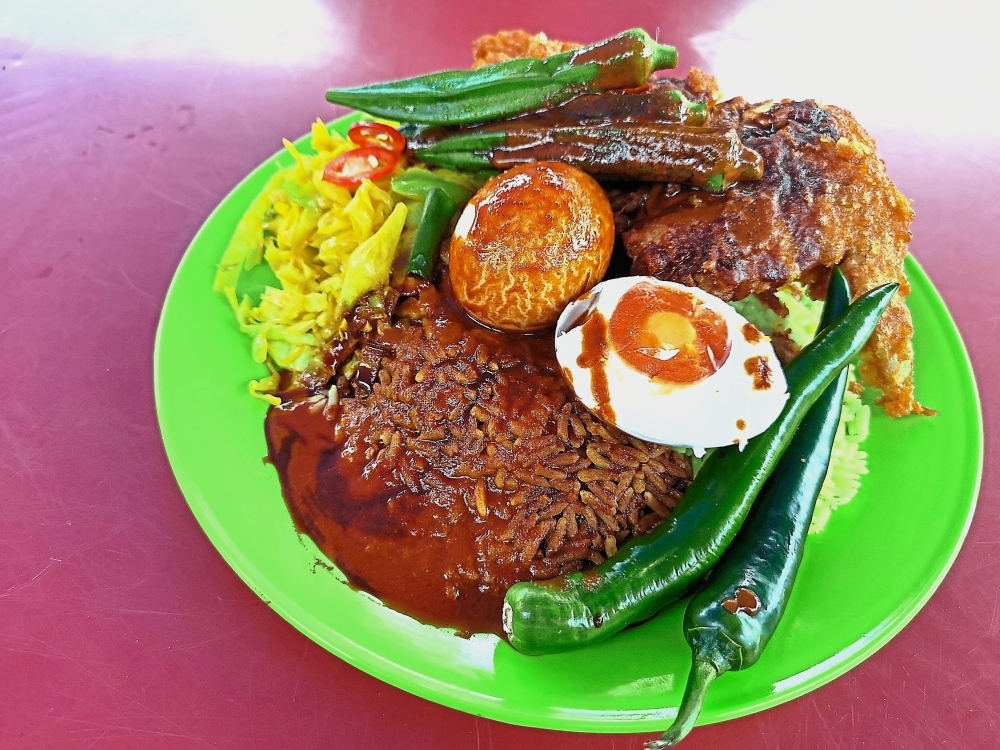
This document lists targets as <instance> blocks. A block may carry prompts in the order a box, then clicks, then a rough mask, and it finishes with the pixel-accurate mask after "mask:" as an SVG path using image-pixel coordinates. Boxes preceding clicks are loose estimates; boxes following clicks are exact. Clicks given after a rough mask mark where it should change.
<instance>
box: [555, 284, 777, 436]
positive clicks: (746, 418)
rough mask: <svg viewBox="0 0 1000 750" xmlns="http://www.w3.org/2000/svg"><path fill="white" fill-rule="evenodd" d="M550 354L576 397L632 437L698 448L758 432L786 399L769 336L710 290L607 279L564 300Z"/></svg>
mask: <svg viewBox="0 0 1000 750" xmlns="http://www.w3.org/2000/svg"><path fill="white" fill-rule="evenodd" d="M555 344H556V357H557V358H558V360H559V364H560V365H561V366H562V368H563V373H564V374H565V376H566V378H567V380H569V381H570V383H571V384H572V386H573V389H574V391H575V392H576V394H577V396H578V397H579V398H580V400H581V401H583V403H584V404H585V405H586V406H587V408H589V409H590V410H591V411H593V412H594V413H595V414H597V415H598V416H599V417H601V418H602V419H603V420H604V421H606V422H608V423H610V424H613V425H615V426H616V427H618V428H619V429H621V430H623V431H625V432H627V433H629V434H630V435H634V436H635V437H638V438H642V439H643V440H649V441H652V442H655V443H661V444H665V445H673V446H677V447H690V448H693V449H695V451H696V452H699V453H700V452H701V451H702V450H703V449H705V448H714V447H719V446H723V445H730V444H733V443H737V444H742V443H744V442H745V441H746V440H748V439H749V438H751V437H754V436H755V435H758V434H760V433H761V432H763V431H764V430H766V429H767V428H768V427H769V426H770V425H771V423H772V422H774V420H775V419H777V418H778V415H779V414H780V413H781V410H782V408H783V407H784V404H785V401H786V400H787V398H788V393H787V388H786V384H785V377H784V373H783V371H782V369H781V364H780V362H779V361H778V358H777V356H776V355H775V353H774V349H773V348H772V346H771V343H770V340H769V339H768V338H767V337H766V336H764V335H763V334H762V333H761V332H760V331H759V330H758V329H757V328H756V327H754V325H753V324H751V323H750V322H748V321H747V320H746V319H745V318H743V316H741V315H740V314H739V313H738V312H736V311H735V310H734V309H733V308H732V307H730V306H729V305H727V304H726V303H725V302H723V301H722V300H720V299H719V298H718V297H715V296H713V295H711V294H709V293H708V292H705V291H702V290H701V289H697V288H694V287H687V286H683V285H681V284H675V283H673V282H668V281H660V280H659V279H654V278H652V277H648V276H631V277H626V278H620V279H612V280H610V281H605V282H603V283H601V284H598V285H597V286H595V287H594V288H593V289H592V290H591V291H590V292H589V293H587V294H585V295H583V296H582V297H581V298H579V299H578V300H576V301H574V302H573V303H571V304H570V305H568V306H567V307H566V309H565V310H564V311H563V313H562V315H561V316H560V318H559V321H558V324H557V326H556V340H555Z"/></svg>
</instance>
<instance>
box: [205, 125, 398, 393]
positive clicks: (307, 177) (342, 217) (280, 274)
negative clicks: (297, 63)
mask: <svg viewBox="0 0 1000 750" xmlns="http://www.w3.org/2000/svg"><path fill="white" fill-rule="evenodd" d="M310 142H311V145H312V148H313V150H314V151H315V152H316V153H315V154H306V153H302V152H300V151H299V150H298V149H296V148H295V146H294V145H293V144H292V143H291V142H290V141H288V140H286V141H284V144H285V148H286V149H288V151H289V153H290V154H291V155H292V158H293V159H294V160H295V164H294V165H292V166H290V167H286V168H283V169H281V170H280V171H279V172H278V173H277V174H276V175H274V177H272V178H271V180H270V181H269V182H268V184H267V186H266V187H265V188H264V190H263V191H262V192H261V194H260V195H259V196H258V197H257V199H256V200H255V201H254V202H253V204H252V205H251V206H250V208H249V210H248V211H247V212H246V214H245V215H244V216H243V218H242V219H241V220H240V223H239V225H238V226H237V227H236V231H235V232H234V233H233V237H232V239H231V240H230V242H229V246H228V247H227V248H226V250H225V252H224V253H223V256H222V259H221V261H220V263H219V270H218V273H217V274H216V277H215V283H214V287H213V288H214V289H215V291H217V292H221V293H223V294H225V295H226V297H227V299H228V300H229V303H230V305H232V308H233V311H234V313H235V314H236V319H237V321H238V323H239V326H240V329H241V330H242V331H243V332H244V333H246V334H247V335H248V336H249V337H250V339H251V354H252V356H253V359H254V361H255V362H260V363H263V364H266V365H267V367H268V372H269V374H268V375H267V376H266V377H263V378H260V379H259V380H253V381H251V382H250V384H249V389H250V393H251V395H253V396H254V397H255V398H261V399H263V400H265V401H268V402H269V403H277V402H278V399H277V397H275V396H274V395H273V394H274V392H275V391H276V390H277V388H278V383H279V373H280V371H281V370H294V371H297V372H302V371H304V370H306V369H307V368H308V367H309V366H310V364H311V363H312V362H314V360H315V359H316V358H317V355H318V354H319V353H320V352H321V351H322V350H323V349H324V347H326V346H327V345H329V343H330V342H331V341H332V340H333V338H334V337H335V336H336V335H337V334H338V333H339V332H340V330H341V326H342V325H343V321H344V314H345V313H347V312H348V311H349V310H350V309H351V308H352V307H353V306H354V304H355V303H357V301H358V300H359V299H361V298H362V297H363V296H364V295H366V294H368V293H369V292H372V291H374V290H376V289H378V288H379V287H381V286H382V285H384V284H385V283H387V282H388V280H389V275H390V272H391V269H392V264H393V262H394V261H395V258H396V251H397V247H398V244H399V237H400V234H401V233H402V231H403V225H404V224H405V221H406V206H405V205H403V204H402V203H398V202H395V201H394V200H393V198H392V196H391V194H390V188H389V180H390V179H391V177H393V176H395V174H393V175H390V176H389V177H387V178H385V179H384V180H380V181H378V182H372V181H371V180H365V181H364V182H362V184H361V185H360V186H359V187H358V188H357V189H355V190H349V189H347V188H345V187H341V186H339V185H334V184H332V183H330V182H326V181H325V180H323V170H324V169H325V168H326V165H327V164H329V163H330V161H332V160H333V159H335V158H336V157H337V156H339V155H340V154H342V153H344V152H345V151H350V150H351V149H354V148H357V146H356V144H354V143H353V142H351V141H350V140H348V139H346V138H344V137H343V136H341V135H339V134H338V133H335V132H331V131H330V130H329V129H328V128H327V126H326V125H324V124H323V122H322V121H321V120H316V122H315V123H313V125H312V135H311V139H310ZM400 170H401V167H399V168H397V173H398V171H400ZM261 262H266V263H267V264H268V265H269V266H270V268H271V270H272V271H273V272H274V275H275V277H276V278H277V279H278V282H279V283H280V286H266V287H265V288H264V291H263V293H262V294H261V297H260V300H259V302H258V303H257V304H256V305H255V304H254V302H253V301H252V300H251V299H250V297H249V295H246V294H244V295H242V297H238V296H237V292H236V288H237V285H238V283H239V281H240V275H241V274H242V273H243V272H244V271H245V270H250V269H252V268H254V267H255V266H257V265H259V264H260V263H261Z"/></svg>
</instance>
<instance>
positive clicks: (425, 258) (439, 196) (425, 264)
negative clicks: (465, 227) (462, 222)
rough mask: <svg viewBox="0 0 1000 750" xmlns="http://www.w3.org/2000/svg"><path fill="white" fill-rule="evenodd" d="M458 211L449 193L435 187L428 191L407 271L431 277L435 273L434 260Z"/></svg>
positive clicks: (427, 277)
mask: <svg viewBox="0 0 1000 750" xmlns="http://www.w3.org/2000/svg"><path fill="white" fill-rule="evenodd" d="M456 211H458V203H457V202H456V201H454V200H452V199H451V197H450V196H449V195H448V193H447V192H446V191H444V190H442V189H440V188H436V187H433V188H431V189H430V192H428V193H427V200H426V201H425V202H424V212H423V215H422V216H421V217H420V225H419V226H418V227H417V234H416V236H415V237H414V238H413V248H412V250H411V251H410V262H409V265H408V266H407V268H406V272H407V273H411V274H413V275H415V276H421V277H423V278H425V279H429V278H431V276H432V275H433V273H434V261H435V260H437V251H438V245H440V244H441V238H442V237H444V233H445V232H446V231H448V224H449V223H450V222H451V217H452V216H454V215H455V212H456Z"/></svg>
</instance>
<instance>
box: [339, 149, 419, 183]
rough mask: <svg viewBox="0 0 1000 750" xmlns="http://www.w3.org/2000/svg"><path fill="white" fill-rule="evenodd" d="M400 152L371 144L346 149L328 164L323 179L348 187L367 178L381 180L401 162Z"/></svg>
mask: <svg viewBox="0 0 1000 750" xmlns="http://www.w3.org/2000/svg"><path fill="white" fill-rule="evenodd" d="M399 158H400V157H399V154H397V153H396V152H395V151H390V150H389V149H387V148H380V147H376V146H369V147H364V148H356V149H354V150H353V151H345V152H344V153H342V154H341V155H340V156H338V157H337V158H336V159H334V160H333V161H331V162H330V163H329V164H327V165H326V169H324V170H323V179H324V180H326V181H327V182H332V183H333V184H334V185H340V186H342V187H346V188H356V187H358V186H359V185H361V183H362V182H363V181H365V180H381V179H382V178H383V177H388V176H389V175H390V174H392V170H394V169H395V168H396V165H397V164H399Z"/></svg>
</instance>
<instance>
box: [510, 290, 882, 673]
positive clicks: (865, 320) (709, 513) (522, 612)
mask: <svg viewBox="0 0 1000 750" xmlns="http://www.w3.org/2000/svg"><path fill="white" fill-rule="evenodd" d="M898 288H899V285H898V284H886V285H884V286H880V287H878V288H877V289H874V290H872V291H870V292H868V293H867V294H865V295H864V296H862V297H861V298H859V299H858V300H857V301H856V302H855V303H854V304H852V305H851V306H850V307H849V308H848V309H847V311H846V312H845V313H844V315H843V316H842V317H841V318H840V319H838V320H837V322H836V323H834V324H833V325H831V326H829V327H828V328H826V329H825V330H824V331H823V332H822V333H820V334H819V335H818V336H817V337H816V338H815V339H814V340H813V341H812V343H810V344H809V346H807V347H806V348H805V349H804V350H803V351H802V353H801V354H800V355H799V356H798V357H796V358H795V359H794V360H793V361H792V362H791V363H790V364H789V365H788V367H787V368H786V369H785V378H786V380H787V382H788V392H789V397H788V401H787V403H786V404H785V408H784V410H783V411H782V412H781V415H780V416H779V417H778V419H777V420H776V421H775V422H774V424H772V425H771V427H769V428H768V429H767V430H766V431H765V432H763V433H762V434H761V435H758V436H757V437H755V438H753V439H752V440H750V442H749V443H748V445H747V447H746V449H745V450H743V451H740V450H739V449H738V448H737V447H736V446H729V447H726V448H721V449H719V450H717V451H715V452H714V453H713V454H712V455H711V456H709V458H708V459H707V460H706V461H705V464H704V465H703V466H702V468H701V471H700V472H699V473H698V476H697V477H696V478H695V480H694V481H693V482H692V483H691V486H690V487H688V489H687V492H685V494H684V496H683V497H682V498H681V499H680V501H679V502H678V503H677V507H676V508H674V512H673V514H672V515H671V516H670V517H669V518H668V519H667V520H665V521H664V522H663V523H662V524H660V526H658V527H657V528H656V529H654V530H653V531H652V532H651V533H650V534H647V535H646V536H643V537H639V538H637V539H633V540H632V541H631V542H629V543H628V544H626V545H625V546H624V547H622V549H621V550H619V552H618V553H617V554H616V555H613V556H612V557H611V558H609V559H608V560H607V561H606V562H604V563H603V564H601V565H599V566H598V567H596V568H594V569H593V570H590V571H587V572H584V573H573V574H570V575H567V576H560V577H559V578H555V579H552V580H550V581H541V582H537V583H527V582H526V583H518V584H515V585H514V586H512V587H511V588H510V589H509V590H508V592H507V596H506V598H505V601H504V609H503V627H504V631H505V632H506V633H507V636H508V638H509V640H510V643H511V645H512V646H514V648H516V649H518V650H519V651H522V652H524V653H527V654H546V653H555V652H559V651H567V650H570V649H574V648H579V647H581V646H585V645H588V644H590V643H594V642H597V641H600V640H603V639H605V638H607V637H609V636H611V635H612V634H614V633H616V632H618V631H619V630H621V629H622V628H624V627H626V626H627V625H630V624H632V623H635V622H640V621H642V620H645V619H647V618H649V617H652V616H653V615H654V614H656V613H657V612H658V611H659V610H660V609H662V608H663V607H664V606H665V605H667V604H669V603H670V602H672V601H675V600H677V599H678V598H680V597H681V596H683V595H684V594H685V593H687V591H689V590H690V589H691V587H692V586H693V585H694V584H695V583H697V582H698V581H699V580H700V579H701V578H702V577H703V576H704V575H705V574H706V573H707V572H708V571H709V570H711V568H712V567H714V565H715V563H716V562H718V560H719V558H720V557H721V556H722V553H723V552H724V551H725V550H726V548H727V547H728V546H729V544H730V543H731V542H732V540H733V537H735V536H736V533H737V532H738V531H739V529H740V526H741V525H742V524H743V521H744V519H745V518H746V516H747V513H748V512H749V510H750V507H751V506H752V504H753V501H754V499H755V498H756V496H757V493H758V492H760V490H761V487H762V486H763V484H764V482H765V481H766V480H767V478H768V476H769V475H770V474H771V472H772V471H773V470H774V467H775V466H776V465H777V463H778V460H779V459H780V457H781V454H782V453H783V452H784V450H785V448H786V447H787V446H788V444H789V442H790V441H791V439H792V436H793V435H794V434H795V430H796V428H797V427H798V426H799V423H800V422H801V421H802V419H803V417H804V416H805V415H806V413H807V412H808V411H809V408H810V407H811V406H812V405H813V404H814V403H815V402H816V400H817V399H818V398H819V396H820V394H821V393H823V391H825V390H826V388H827V387H828V386H829V385H830V383H832V382H833V381H834V380H835V379H836V378H837V376H838V375H839V374H840V372H841V370H843V368H844V367H845V366H846V365H847V363H848V362H849V361H850V360H851V359H852V358H853V357H854V356H855V355H856V354H857V353H858V351H860V349H861V347H862V346H863V345H864V344H865V342H866V341H867V340H868V337H869V336H870V335H871V333H872V330H873V329H874V328H875V324H876V323H877V322H878V319H879V317H881V315H882V312H883V311H884V310H885V308H886V307H887V306H888V304H889V302H890V300H891V299H892V297H893V295H894V294H895V293H896V290H897V289H898Z"/></svg>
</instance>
